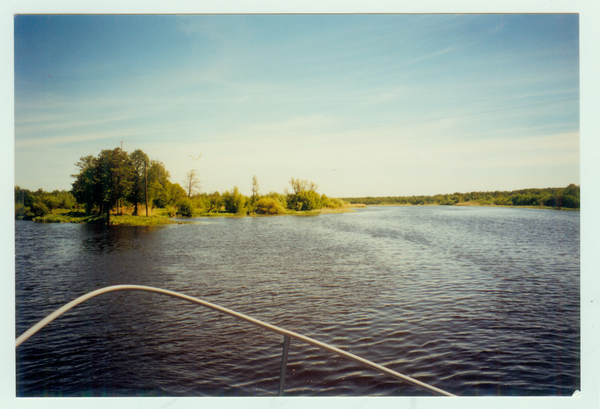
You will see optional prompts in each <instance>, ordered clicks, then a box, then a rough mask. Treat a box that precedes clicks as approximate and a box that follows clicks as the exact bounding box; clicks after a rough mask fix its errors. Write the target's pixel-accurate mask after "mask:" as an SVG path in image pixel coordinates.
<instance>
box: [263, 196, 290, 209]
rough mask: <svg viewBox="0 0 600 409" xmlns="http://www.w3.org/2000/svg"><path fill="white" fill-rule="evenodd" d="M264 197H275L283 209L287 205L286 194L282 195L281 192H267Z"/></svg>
mask: <svg viewBox="0 0 600 409" xmlns="http://www.w3.org/2000/svg"><path fill="white" fill-rule="evenodd" d="M264 197H270V198H271V199H275V200H276V201H277V202H278V203H279V204H280V205H281V207H283V208H284V209H286V208H287V207H288V205H287V195H284V194H281V193H276V192H269V194H268V195H265V196H264Z"/></svg>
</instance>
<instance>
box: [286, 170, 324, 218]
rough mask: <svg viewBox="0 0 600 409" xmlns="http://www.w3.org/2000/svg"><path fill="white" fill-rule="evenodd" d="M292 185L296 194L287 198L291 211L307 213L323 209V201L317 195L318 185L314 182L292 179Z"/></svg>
mask: <svg viewBox="0 0 600 409" xmlns="http://www.w3.org/2000/svg"><path fill="white" fill-rule="evenodd" d="M290 185H292V189H294V193H293V194H289V195H288V198H287V207H288V208H289V209H292V210H296V211H307V210H316V209H321V208H322V207H323V199H322V198H321V196H320V195H319V194H318V193H317V185H316V184H315V183H314V182H309V181H307V180H300V179H294V178H291V180H290Z"/></svg>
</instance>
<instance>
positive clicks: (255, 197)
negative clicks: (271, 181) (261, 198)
mask: <svg viewBox="0 0 600 409" xmlns="http://www.w3.org/2000/svg"><path fill="white" fill-rule="evenodd" d="M256 200H258V180H257V179H256V175H254V176H253V177H252V203H254V202H256Z"/></svg>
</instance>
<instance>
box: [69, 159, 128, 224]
mask: <svg viewBox="0 0 600 409" xmlns="http://www.w3.org/2000/svg"><path fill="white" fill-rule="evenodd" d="M75 165H76V166H77V167H79V169H80V171H79V173H78V174H76V175H72V176H73V177H74V178H75V182H73V184H72V189H71V193H72V194H73V196H75V198H76V199H77V201H78V202H79V203H83V204H85V206H86V209H87V210H88V211H91V210H92V209H93V208H94V207H97V208H98V209H99V212H100V214H102V213H106V224H110V209H111V208H112V207H113V206H114V205H115V204H116V203H117V200H119V199H121V198H123V197H125V196H127V195H128V194H129V192H130V188H131V185H132V174H133V167H132V165H131V160H130V158H129V155H127V154H126V153H125V152H123V151H122V150H121V149H119V148H116V149H113V150H110V149H107V150H103V151H102V152H100V154H99V155H98V157H96V158H94V157H93V156H84V157H82V158H81V160H80V161H79V162H77V163H76V164H75Z"/></svg>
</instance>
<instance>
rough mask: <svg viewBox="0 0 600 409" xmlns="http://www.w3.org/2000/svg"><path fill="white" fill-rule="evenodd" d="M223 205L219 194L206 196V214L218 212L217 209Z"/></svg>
mask: <svg viewBox="0 0 600 409" xmlns="http://www.w3.org/2000/svg"><path fill="white" fill-rule="evenodd" d="M222 204H223V198H222V197H221V194H220V193H219V192H214V193H212V194H210V195H208V205H209V206H208V209H207V212H208V213H210V212H211V211H213V210H219V208H220V207H221V206H222Z"/></svg>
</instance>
